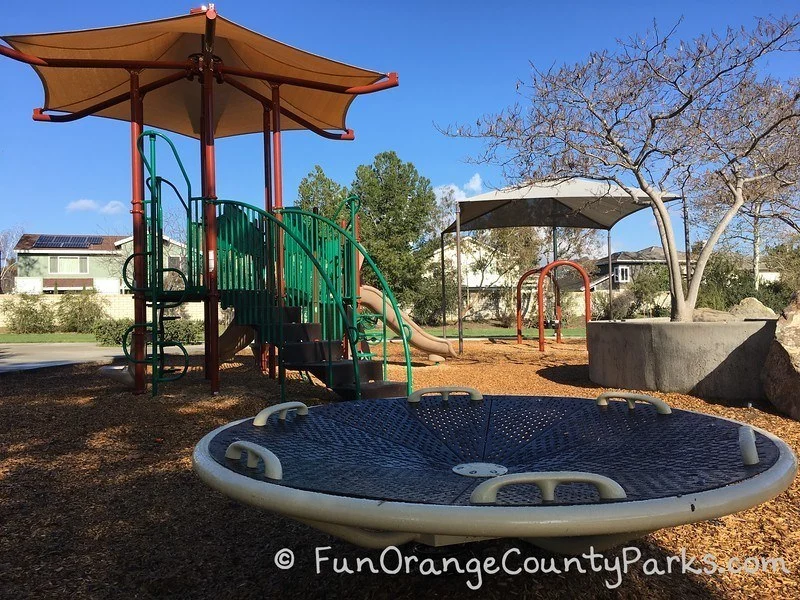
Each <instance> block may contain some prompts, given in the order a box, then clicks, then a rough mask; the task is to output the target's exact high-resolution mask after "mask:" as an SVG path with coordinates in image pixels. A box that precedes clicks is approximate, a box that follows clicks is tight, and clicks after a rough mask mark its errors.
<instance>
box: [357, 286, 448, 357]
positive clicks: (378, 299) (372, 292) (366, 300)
mask: <svg viewBox="0 0 800 600" xmlns="http://www.w3.org/2000/svg"><path fill="white" fill-rule="evenodd" d="M361 304H363V305H364V306H366V307H367V308H368V309H369V310H371V311H372V312H374V313H381V312H382V311H383V294H382V293H381V291H380V290H377V289H375V288H374V287H372V286H369V285H362V286H361ZM387 305H388V302H387ZM401 315H402V316H403V321H404V322H405V324H406V325H408V327H410V328H411V339H410V340H409V341H408V343H409V344H411V345H412V346H413V347H414V348H417V349H418V350H422V351H423V352H428V353H430V354H437V355H439V356H444V357H447V356H450V357H456V356H458V355H457V354H456V351H455V350H454V349H453V345H452V344H451V343H450V341H449V340H446V339H444V338H439V337H436V336H434V335H431V334H430V333H428V332H427V331H425V330H424V329H422V327H420V326H419V325H417V324H416V323H415V322H414V321H412V320H411V318H410V317H409V316H408V315H407V314H406V313H401ZM386 325H387V326H388V327H389V329H391V330H392V331H394V332H395V333H399V332H400V328H399V327H398V325H397V319H396V318H395V316H394V312H393V311H391V310H389V311H387V314H386Z"/></svg>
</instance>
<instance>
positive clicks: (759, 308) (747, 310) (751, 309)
mask: <svg viewBox="0 0 800 600" xmlns="http://www.w3.org/2000/svg"><path fill="white" fill-rule="evenodd" d="M730 313H731V314H732V315H733V316H734V317H736V319H737V320H740V321H744V320H745V319H777V318H778V315H776V314H775V311H774V310H772V309H771V308H770V307H769V306H764V305H763V304H762V303H761V302H760V301H759V300H758V299H757V298H744V299H743V300H742V301H741V302H739V304H737V305H736V306H734V307H733V308H732V309H731V310H730Z"/></svg>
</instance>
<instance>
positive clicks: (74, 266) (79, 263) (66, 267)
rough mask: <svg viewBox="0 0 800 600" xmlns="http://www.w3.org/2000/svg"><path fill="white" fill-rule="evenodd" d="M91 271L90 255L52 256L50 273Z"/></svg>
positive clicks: (79, 273)
mask: <svg viewBox="0 0 800 600" xmlns="http://www.w3.org/2000/svg"><path fill="white" fill-rule="evenodd" d="M88 272H89V257H88V256H51V257H50V273H51V274H54V275H81V274H86V273H88Z"/></svg>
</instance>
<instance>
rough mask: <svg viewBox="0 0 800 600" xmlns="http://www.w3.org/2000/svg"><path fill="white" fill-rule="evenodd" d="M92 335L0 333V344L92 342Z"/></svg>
mask: <svg viewBox="0 0 800 600" xmlns="http://www.w3.org/2000/svg"><path fill="white" fill-rule="evenodd" d="M94 341H95V339H94V334H93V333H0V344H34V343H36V344H43V343H44V344H60V343H69V342H94Z"/></svg>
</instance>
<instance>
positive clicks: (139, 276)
mask: <svg viewBox="0 0 800 600" xmlns="http://www.w3.org/2000/svg"><path fill="white" fill-rule="evenodd" d="M130 86H131V91H130V98H131V214H132V215H133V253H134V254H135V257H134V259H133V281H134V285H135V287H136V288H137V290H136V291H134V293H133V313H134V322H135V323H141V324H144V323H145V322H146V321H147V305H146V303H145V297H144V292H142V291H140V290H142V289H143V288H144V287H145V283H146V282H145V279H146V277H147V261H146V259H145V254H144V253H145V252H146V246H147V232H146V228H145V217H144V165H143V164H142V157H141V155H140V154H139V150H138V148H137V143H138V141H139V136H140V135H141V134H142V129H143V128H144V102H143V100H142V96H141V94H140V90H139V73H138V71H131V74H130ZM145 336H146V334H145V328H144V327H137V328H136V329H134V331H133V358H134V359H135V360H136V361H137V362H135V363H134V367H133V372H134V391H135V393H137V394H142V393H144V391H145V389H146V383H145V377H146V375H147V366H146V365H145V362H144V360H145V354H146V351H147V348H146V337H145Z"/></svg>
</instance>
